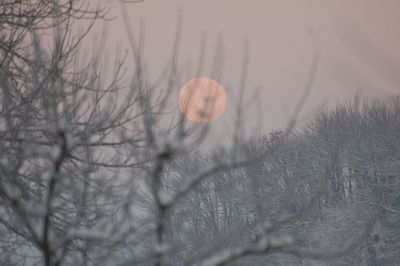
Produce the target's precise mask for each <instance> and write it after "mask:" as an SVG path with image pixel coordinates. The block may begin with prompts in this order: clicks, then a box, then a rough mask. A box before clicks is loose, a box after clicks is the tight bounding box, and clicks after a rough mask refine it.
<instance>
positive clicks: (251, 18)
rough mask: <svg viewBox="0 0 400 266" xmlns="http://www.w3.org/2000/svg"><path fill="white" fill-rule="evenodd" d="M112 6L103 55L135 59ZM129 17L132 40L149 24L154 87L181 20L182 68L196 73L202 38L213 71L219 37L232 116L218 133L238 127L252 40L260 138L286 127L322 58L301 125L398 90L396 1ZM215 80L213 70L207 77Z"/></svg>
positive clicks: (158, 7)
mask: <svg viewBox="0 0 400 266" xmlns="http://www.w3.org/2000/svg"><path fill="white" fill-rule="evenodd" d="M110 5H111V10H110V15H112V16H115V17H116V19H114V20H113V21H111V22H110V23H109V34H108V44H107V45H108V46H107V47H109V50H110V51H111V52H112V51H113V49H114V48H115V46H116V44H117V43H119V44H120V45H121V46H122V47H123V48H126V49H130V48H129V44H128V42H127V38H126V31H125V28H124V24H123V20H122V16H121V6H120V4H119V3H118V2H117V1H116V2H114V3H111V4H110ZM125 8H126V10H127V13H128V14H129V17H130V22H131V24H132V26H133V29H134V31H135V32H134V34H136V35H137V34H138V33H139V24H140V21H144V24H145V45H144V47H145V50H144V55H145V58H146V63H147V66H148V70H149V72H150V74H152V75H153V77H154V78H156V77H158V76H159V74H160V72H161V70H162V69H163V67H164V66H165V65H166V63H167V62H168V60H169V58H170V56H171V50H172V44H173V40H174V36H175V32H176V29H177V17H178V11H179V10H180V11H181V14H182V22H183V24H182V26H183V28H182V39H181V44H180V55H179V62H180V63H181V64H182V65H184V66H187V65H188V64H191V65H192V68H193V71H192V72H195V71H194V69H195V67H196V66H197V63H198V57H199V50H200V47H201V40H202V36H204V35H205V36H206V41H207V42H206V43H207V49H206V56H205V60H206V62H207V64H208V66H210V65H211V63H212V61H213V57H214V54H215V47H216V44H217V40H218V36H219V35H221V36H222V39H223V44H224V45H223V47H224V52H223V55H224V64H223V69H222V77H221V79H220V80H218V82H219V83H221V84H222V85H223V86H224V87H225V90H226V93H227V95H228V107H227V110H226V111H225V112H224V113H223V115H221V116H220V117H219V118H218V119H217V120H215V122H213V124H216V125H217V127H218V126H221V125H222V126H223V127H225V126H227V125H228V124H232V123H231V122H232V119H233V108H234V104H233V101H235V97H236V95H237V91H238V84H239V79H240V73H241V70H242V68H241V67H242V63H241V62H242V51H243V44H244V42H245V41H246V40H247V41H248V51H249V65H248V79H247V85H246V91H245V98H246V99H250V98H251V97H252V96H253V95H254V93H255V91H256V88H259V89H260V96H259V99H260V103H261V105H262V107H261V108H262V113H263V125H262V127H263V130H264V131H269V130H271V129H273V128H278V127H284V125H285V123H286V122H287V120H288V115H289V114H290V113H291V112H292V110H293V108H294V105H295V103H296V102H297V101H298V99H299V98H300V96H301V93H302V90H303V87H304V84H305V82H306V79H307V75H308V72H309V69H310V66H311V62H312V58H313V56H314V54H315V53H316V52H318V53H319V55H320V60H319V65H318V70H317V73H316V79H315V82H314V85H313V88H312V91H311V94H310V97H309V98H308V100H307V103H306V106H305V108H304V110H303V114H304V115H308V114H311V113H312V112H313V110H315V109H316V108H318V107H319V106H321V105H326V104H329V105H333V104H334V103H335V102H337V101H342V100H345V99H347V98H348V97H351V96H352V95H354V94H355V93H356V92H357V91H361V92H363V93H364V94H365V95H367V96H371V97H378V96H383V95H387V94H396V93H398V90H399V89H400V87H399V85H400V48H399V47H400V12H399V11H400V1H399V0H241V1H239V0H201V1H200V0H145V1H144V2H141V3H136V4H127V5H125ZM128 63H129V62H128ZM185 70H187V68H185ZM209 73H211V67H209V68H206V69H205V71H204V75H203V76H207V74H209ZM186 75H187V77H188V79H190V78H195V76H194V75H193V74H190V73H187V74H186ZM178 90H179V88H177V90H176V94H177V95H178ZM245 102H246V100H245ZM176 110H177V111H178V106H176ZM255 113H256V108H255V105H254V104H253V105H251V106H250V107H249V108H248V114H247V116H248V117H249V120H250V124H249V128H251V129H252V128H254V127H255V123H254V121H255V119H252V117H254V116H255ZM250 131H251V130H250ZM220 134H224V132H220Z"/></svg>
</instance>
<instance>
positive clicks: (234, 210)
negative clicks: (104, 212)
mask: <svg viewBox="0 0 400 266" xmlns="http://www.w3.org/2000/svg"><path fill="white" fill-rule="evenodd" d="M399 137H400V97H398V96H394V97H390V98H387V99H385V100H374V101H368V100H367V99H365V98H362V97H355V98H354V99H353V100H352V101H349V102H347V103H344V104H340V105H338V106H336V107H335V108H334V109H330V110H328V109H327V110H321V111H319V112H318V113H317V114H316V115H315V117H314V118H313V119H311V121H310V122H309V123H307V124H306V126H304V127H303V128H302V129H301V130H299V131H297V132H293V133H292V134H290V135H288V136H285V134H284V132H282V131H279V130H278V131H274V132H272V133H271V134H270V135H269V136H264V137H260V138H256V139H251V140H249V141H244V142H242V143H241V145H240V148H239V149H237V150H236V153H237V154H236V156H244V157H247V158H248V157H251V158H254V160H253V161H252V162H250V163H249V164H248V165H247V166H245V167H242V168H237V169H232V170H230V171H228V172H223V173H221V174H215V175H213V176H212V177H210V178H207V179H206V180H204V181H203V182H202V183H200V184H199V185H198V186H197V187H196V188H195V190H194V191H192V192H191V193H190V194H189V196H188V197H187V198H186V199H184V200H183V201H182V202H181V203H180V205H179V208H177V209H176V213H175V215H173V216H172V217H174V218H172V219H171V220H170V223H171V228H172V229H171V232H170V238H171V239H172V240H174V241H177V242H178V243H180V245H179V246H180V247H181V251H180V252H179V254H180V255H181V256H182V258H184V257H187V256H189V255H191V256H193V257H194V258H195V257H196V256H199V257H201V256H202V255H205V254H207V252H209V250H210V248H211V249H213V248H214V249H218V247H220V246H221V245H223V246H240V245H242V244H243V243H246V242H252V241H253V242H254V241H257V234H258V232H257V230H259V229H257V226H255V225H259V224H262V223H264V222H265V221H269V222H270V223H271V224H273V225H274V227H273V228H271V229H270V230H271V237H273V236H275V235H276V236H282V235H291V236H294V238H295V239H298V241H299V242H298V243H296V244H294V245H293V246H292V247H291V248H290V249H287V250H283V251H284V252H283V253H288V254H295V255H296V254H302V255H303V257H304V258H298V257H296V256H289V255H288V256H282V255H281V254H279V255H277V254H275V252H271V253H268V252H266V253H265V254H263V255H257V256H250V257H246V258H243V259H240V260H238V261H237V264H232V265H314V264H312V263H313V262H312V261H313V260H311V259H314V258H315V259H328V260H329V262H325V263H327V264H324V265H396V264H397V263H398V262H399V261H400V256H399V254H400V247H399V245H398V243H399V241H400V234H399V233H400V192H399V188H400V179H399V172H400V171H399V170H400V138H399ZM233 154H234V151H233V150H220V151H214V152H211V153H207V154H204V153H203V154H196V155H194V156H191V157H189V158H186V159H184V160H182V161H179V162H177V167H176V169H175V170H174V171H176V173H175V174H174V175H169V177H170V182H172V183H173V182H178V183H180V182H184V180H185V177H186V176H189V175H190V174H192V173H193V172H196V171H197V169H201V168H203V167H206V166H207V165H209V164H210V163H213V162H218V161H223V160H224V159H226V158H227V157H229V156H232V155H233ZM171 176H173V177H172V178H171ZM170 187H171V189H173V188H174V187H176V186H175V185H173V184H172V185H171V186H170ZM193 239H197V241H196V242H193V241H188V240H193ZM308 250H313V252H312V253H309V252H308ZM333 251H334V252H333ZM331 253H332V254H331ZM333 253H335V254H336V255H337V256H335V254H333ZM331 255H332V256H331ZM178 257H179V256H177V255H176V254H175V255H174V256H173V258H172V257H171V260H172V262H173V263H172V264H174V263H177V261H178V260H179V259H177V258H178ZM314 263H316V264H315V265H321V264H320V263H321V262H319V263H318V262H314ZM230 265H231V264H230Z"/></svg>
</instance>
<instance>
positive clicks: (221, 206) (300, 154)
mask: <svg viewBox="0 0 400 266" xmlns="http://www.w3.org/2000/svg"><path fill="white" fill-rule="evenodd" d="M122 2H124V1H122ZM86 3H88V1H78V0H65V1H56V0H53V1H12V0H10V1H8V0H7V1H3V2H2V3H0V12H1V15H0V27H1V32H0V35H1V39H0V54H1V58H0V202H1V204H0V214H1V215H0V233H1V236H2V237H1V239H0V264H2V265H46V266H55V265H107V266H108V265H208V266H211V265H228V264H232V265H234V264H235V263H238V264H239V265H240V264H242V265H243V263H245V264H254V263H255V264H263V263H266V259H270V258H271V257H272V259H273V260H276V261H277V263H282V261H281V260H280V258H281V257H276V256H278V255H276V254H288V255H293V257H287V256H285V257H284V258H285V260H286V261H290V260H291V261H292V262H293V261H294V262H299V260H300V259H297V258H311V259H326V258H328V259H332V258H336V257H338V256H341V255H344V254H346V253H347V252H349V251H350V250H351V249H353V248H354V247H355V246H356V244H359V243H360V242H361V240H360V239H361V238H360V235H357V232H355V233H354V238H353V237H350V238H349V239H348V240H349V241H348V242H346V243H342V242H340V241H338V242H337V243H335V245H334V248H332V249H331V250H328V251H327V250H322V249H318V248H317V247H318V242H315V241H316V240H315V238H306V237H304V236H311V235H312V234H313V233H315V232H319V231H315V230H314V229H313V228H316V227H315V225H314V227H312V226H311V227H309V226H308V225H309V224H310V223H311V222H312V221H315V219H319V218H320V219H323V217H327V216H328V215H331V216H332V217H338V220H341V221H344V223H346V224H348V223H351V219H342V217H341V216H340V215H341V214H340V215H339V214H337V213H335V212H334V210H332V209H329V211H326V212H327V213H328V214H326V213H325V212H324V211H321V210H319V209H318V208H319V207H320V206H321V204H323V203H324V200H326V201H327V202H328V201H329V200H330V199H334V200H337V198H339V199H342V198H344V199H347V197H350V196H347V195H350V194H349V192H346V191H350V190H349V189H347V188H346V189H345V190H344V191H345V192H344V193H342V194H341V193H340V191H343V189H342V188H341V186H348V184H355V185H354V186H355V187H356V188H357V187H358V186H360V185H359V184H361V183H360V182H359V181H355V183H353V181H351V182H350V181H348V180H349V178H350V177H346V178H347V179H345V178H342V177H341V176H340V178H341V179H340V178H339V176H338V174H341V175H345V174H344V172H343V171H340V168H338V166H339V165H340V164H339V163H340V162H342V161H340V159H342V158H343V157H341V156H342V153H341V152H342V151H344V150H345V149H344V148H343V147H346V146H343V145H342V143H341V142H340V141H341V140H343V139H345V138H344V137H340V136H336V135H333V137H335V138H338V142H336V141H332V139H331V141H328V142H326V139H325V135H324V134H322V133H318V130H317V129H318V127H319V126H321V125H324V124H323V123H325V122H327V123H332V122H331V121H330V120H329V119H325V118H324V119H322V121H323V123H321V124H319V122H318V123H317V126H315V127H314V128H312V127H311V129H310V132H311V133H310V134H308V135H307V134H306V133H304V134H303V133H302V134H297V133H296V134H295V133H294V132H293V128H294V124H295V121H296V115H297V113H298V112H299V111H300V109H301V106H302V105H303V104H304V98H302V99H300V101H299V104H298V105H297V106H296V107H295V111H294V113H295V115H294V116H293V119H292V120H291V121H290V122H289V124H288V126H287V129H286V130H284V131H276V132H273V133H271V135H269V136H265V137H260V138H256V139H252V140H249V141H247V140H246V141H245V140H243V139H242V135H241V134H240V132H242V130H241V126H242V124H243V120H242V119H243V117H244V116H243V109H242V106H241V105H240V103H241V101H242V99H239V100H238V103H239V104H238V106H237V116H236V118H235V122H234V127H235V132H233V134H232V143H233V144H232V146H233V147H228V148H226V147H225V148H222V147H221V148H220V149H215V150H212V151H209V152H208V153H205V152H201V151H200V150H199V149H198V147H199V146H200V144H201V143H202V141H203V140H204V138H205V137H206V136H207V133H208V125H203V124H194V123H189V122H188V121H187V120H186V119H185V118H184V117H183V116H182V115H178V116H176V117H173V118H171V119H170V116H168V111H169V99H170V97H171V95H174V92H175V91H174V90H175V88H177V87H178V84H179V83H180V79H181V78H182V77H181V73H180V72H179V71H178V70H179V69H180V68H178V60H177V55H178V41H179V37H180V36H179V33H180V30H179V29H178V34H177V37H176V43H175V44H174V45H173V49H172V52H171V60H170V61H169V63H168V64H166V67H165V72H164V75H163V76H162V78H161V79H158V80H157V81H156V82H154V81H153V80H152V79H151V78H150V77H149V73H147V68H146V67H145V64H144V59H143V48H144V47H143V39H142V36H143V34H142V33H141V34H139V37H136V35H135V34H134V31H133V30H132V28H131V26H130V23H129V19H128V18H127V15H126V13H124V10H125V9H124V8H122V11H123V14H124V20H125V23H126V29H127V35H128V36H129V39H130V44H131V51H132V53H131V54H129V55H130V56H131V59H132V62H133V63H134V67H133V69H132V71H131V72H125V71H124V69H123V66H124V61H123V60H122V59H121V58H126V55H123V56H122V55H121V56H119V57H118V56H115V62H114V64H112V65H113V67H112V68H110V67H109V66H110V64H109V62H108V61H107V60H106V59H105V58H104V57H103V56H102V55H103V52H104V49H105V48H104V43H105V41H104V38H105V37H106V35H104V34H103V35H102V38H103V39H102V40H100V41H99V42H97V43H96V45H95V46H94V47H93V49H92V54H91V55H89V56H88V55H85V57H84V56H82V53H83V52H82V50H81V43H82V40H84V39H85V38H86V37H87V32H88V31H89V30H90V29H91V27H92V25H93V23H95V22H96V20H98V19H102V18H103V17H104V16H105V14H104V13H103V10H101V9H99V7H98V6H96V7H94V8H93V9H92V8H90V5H89V7H88V8H83V7H86V6H87V5H86ZM78 19H87V21H88V22H89V26H88V28H87V31H84V32H83V33H79V34H74V31H73V30H72V29H73V25H74V22H76V20H78ZM48 36H51V37H48ZM97 44H98V45H97ZM221 54H222V53H221V51H220V50H218V51H217V53H216V58H215V61H214V62H213V71H212V76H213V77H215V78H218V77H219V75H220V70H221V64H222V57H221ZM82 58H87V59H86V60H84V59H82ZM244 58H245V59H246V55H245V56H244ZM200 65H201V64H200ZM245 67H246V60H244V68H245ZM315 67H316V65H315V62H314V65H313V68H312V69H311V74H310V79H309V82H308V83H307V86H306V90H305V93H304V95H305V96H306V95H307V94H308V91H309V88H310V87H311V84H312V79H313V76H314V74H315ZM199 69H200V70H199V74H201V73H202V70H201V67H199ZM150 76H151V75H150ZM241 80H242V82H241V84H240V86H239V87H240V88H241V90H242V92H243V89H244V86H245V80H246V71H245V70H244V71H243V77H242V79H241ZM239 95H243V93H239ZM371 110H372V109H371ZM396 110H397V109H396ZM368 114H370V116H369V117H370V118H371V119H372V120H371V121H374V123H377V124H376V125H375V126H378V123H379V121H380V118H379V115H382V114H383V113H379V112H378V113H377V115H378V116H377V118H376V119H375V120H374V119H373V117H374V114H375V113H374V111H370V112H369V113H368ZM161 119H170V120H168V122H170V123H166V124H168V126H165V127H164V128H163V130H161V129H159V128H158V127H157V124H159V121H160V120H161ZM392 120H393V121H395V119H392ZM368 121H369V120H368ZM367 124H368V123H367ZM368 125H369V124H368ZM163 126H164V125H163ZM361 126H364V125H363V124H361ZM316 132H317V133H316ZM324 132H325V131H324ZM374 132H375V133H376V134H378V135H379V136H385V138H386V137H388V136H390V135H385V134H384V133H385V132H380V131H374ZM325 133H326V132H325ZM312 134H316V135H317V136H318V138H315V140H314V139H313V137H310V136H313V135H312ZM382 134H383V135H382ZM378 135H368V136H369V137H371V138H372V139H374V140H375V138H376V137H377V136H378ZM329 138H330V137H327V139H328V140H329ZM378 139H379V138H378ZM368 141H371V140H370V139H368ZM384 143H386V142H384ZM321 145H322V146H321ZM389 147H390V145H389V146H387V147H386V146H385V149H386V148H389ZM365 154H366V153H365ZM393 156H394V157H393V158H395V156H397V153H396V151H393ZM374 158H375V157H374ZM353 159H354V158H353V157H352V156H350V154H349V156H348V157H346V160H348V161H349V162H350V161H351V160H353ZM356 159H358V158H356ZM375 159H376V160H375ZM375 159H374V160H373V161H374V162H375V163H376V165H379V166H382V165H383V164H382V163H383V162H386V161H385V160H383V158H382V157H379V158H375ZM378 159H379V160H381V161H379V160H378ZM354 160H355V159H354ZM394 162H396V161H394ZM349 169H350V168H349ZM351 169H353V168H351ZM385 169H386V168H385ZM351 173H352V172H351ZM346 175H347V174H346ZM376 176H377V175H376V174H375V175H374V178H375V179H376ZM385 176H388V174H387V175H385ZM343 180H345V181H343ZM331 184H332V187H334V188H335V189H336V188H337V190H331V189H330V185H331ZM379 184H380V185H382V184H383V183H379ZM392 185H393V186H395V185H396V183H393V184H392ZM325 191H328V192H329V193H330V192H331V191H333V192H332V193H333V194H332V195H333V196H332V197H331V194H329V193H327V195H329V200H328V199H325V198H324V196H323V195H325ZM351 191H352V193H353V190H351ZM369 191H374V193H378V192H379V191H380V190H376V188H375V187H374V186H372V185H371V186H370V183H368V189H366V190H361V189H360V190H357V193H358V194H357V199H362V195H364V194H365V193H366V192H369ZM377 191H378V192H377ZM346 193H347V194H346ZM363 193H364V194H363ZM378 194H379V193H378ZM378 194H377V195H378ZM343 195H344V196H343ZM340 197H341V198H340ZM395 197H396V194H395V193H393V199H392V198H391V200H393V202H394V201H395ZM364 203H365V202H364ZM391 203H392V202H391ZM365 204H370V205H371V204H375V205H379V206H380V208H391V207H392V206H391V205H383V201H373V202H368V203H365ZM359 215H361V212H360V213H359ZM339 218H340V219H339ZM335 221H336V220H335ZM369 222H370V220H369V219H366V220H364V223H362V224H363V227H362V228H364V227H365V228H366V229H368V228H369V227H370V225H369ZM386 222H390V221H389V219H388V220H387V221H386ZM336 225H337V224H336V223H333V224H332V225H331V224H329V226H332V227H334V226H336ZM332 227H331V228H332ZM348 230H349V231H351V230H352V228H351V227H349V229H348ZM343 234H344V232H343ZM316 235H317V238H318V237H319V238H321V235H320V234H316ZM359 238H360V239H359ZM299 241H302V242H299ZM313 241H314V242H313ZM316 243H317V244H316ZM329 243H330V242H329ZM375 244H376V245H379V241H378V242H377V243H375ZM375 244H374V245H375ZM376 250H379V248H376ZM279 256H281V255H279ZM291 258H296V259H291ZM283 264H284V263H283Z"/></svg>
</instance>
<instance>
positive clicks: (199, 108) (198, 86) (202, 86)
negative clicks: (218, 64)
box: [179, 78, 226, 123]
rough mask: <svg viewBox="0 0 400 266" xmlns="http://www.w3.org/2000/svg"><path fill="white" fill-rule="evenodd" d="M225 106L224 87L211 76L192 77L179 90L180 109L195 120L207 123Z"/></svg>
mask: <svg viewBox="0 0 400 266" xmlns="http://www.w3.org/2000/svg"><path fill="white" fill-rule="evenodd" d="M225 106H226V94H225V91H224V88H223V87H222V86H221V85H220V84H219V83H218V82H216V81H215V80H213V79H210V78H196V79H192V80H190V81H188V82H187V83H186V84H185V85H183V87H182V88H181V89H180V91H179V109H180V111H181V113H182V114H184V115H185V116H186V117H187V118H188V119H190V120H192V121H194V122H198V123H207V122H210V121H213V120H215V119H216V118H217V117H218V116H219V115H220V114H221V113H222V112H223V111H224V109H225Z"/></svg>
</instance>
